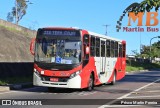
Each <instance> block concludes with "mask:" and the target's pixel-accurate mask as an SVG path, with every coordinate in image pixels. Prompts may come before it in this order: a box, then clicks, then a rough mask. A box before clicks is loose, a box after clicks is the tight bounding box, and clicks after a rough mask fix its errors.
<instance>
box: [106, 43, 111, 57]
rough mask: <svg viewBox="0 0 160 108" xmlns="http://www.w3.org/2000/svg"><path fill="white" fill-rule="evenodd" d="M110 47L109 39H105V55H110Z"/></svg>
mask: <svg viewBox="0 0 160 108" xmlns="http://www.w3.org/2000/svg"><path fill="white" fill-rule="evenodd" d="M110 48H111V47H110V40H107V41H106V49H107V50H106V51H107V53H106V54H107V55H106V56H107V57H110V55H111V53H110V52H111V50H110Z"/></svg>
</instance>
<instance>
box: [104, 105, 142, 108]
mask: <svg viewBox="0 0 160 108" xmlns="http://www.w3.org/2000/svg"><path fill="white" fill-rule="evenodd" d="M138 106H142V105H129V107H136V108H137V107H138ZM117 107H121V108H124V107H128V105H112V106H109V108H117ZM103 108H104V107H103ZM106 108H107V107H106Z"/></svg>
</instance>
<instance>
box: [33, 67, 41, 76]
mask: <svg viewBox="0 0 160 108" xmlns="http://www.w3.org/2000/svg"><path fill="white" fill-rule="evenodd" d="M34 72H35V74H36V75H38V76H40V73H39V72H38V71H37V70H36V69H35V68H34Z"/></svg>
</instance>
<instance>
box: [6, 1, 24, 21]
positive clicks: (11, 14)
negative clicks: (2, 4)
mask: <svg viewBox="0 0 160 108" xmlns="http://www.w3.org/2000/svg"><path fill="white" fill-rule="evenodd" d="M26 2H27V1H26V0H16V3H15V4H16V6H17V8H16V6H15V7H13V8H12V11H11V12H9V13H8V15H7V21H9V22H13V19H14V18H15V19H16V9H17V24H18V22H19V21H20V20H21V19H22V18H23V16H24V15H25V14H26V10H27V4H26Z"/></svg>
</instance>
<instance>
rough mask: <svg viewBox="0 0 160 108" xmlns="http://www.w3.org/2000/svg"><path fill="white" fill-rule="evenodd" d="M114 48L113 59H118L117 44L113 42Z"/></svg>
mask: <svg viewBox="0 0 160 108" xmlns="http://www.w3.org/2000/svg"><path fill="white" fill-rule="evenodd" d="M114 46H115V48H114V52H115V57H118V42H115V44H114Z"/></svg>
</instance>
